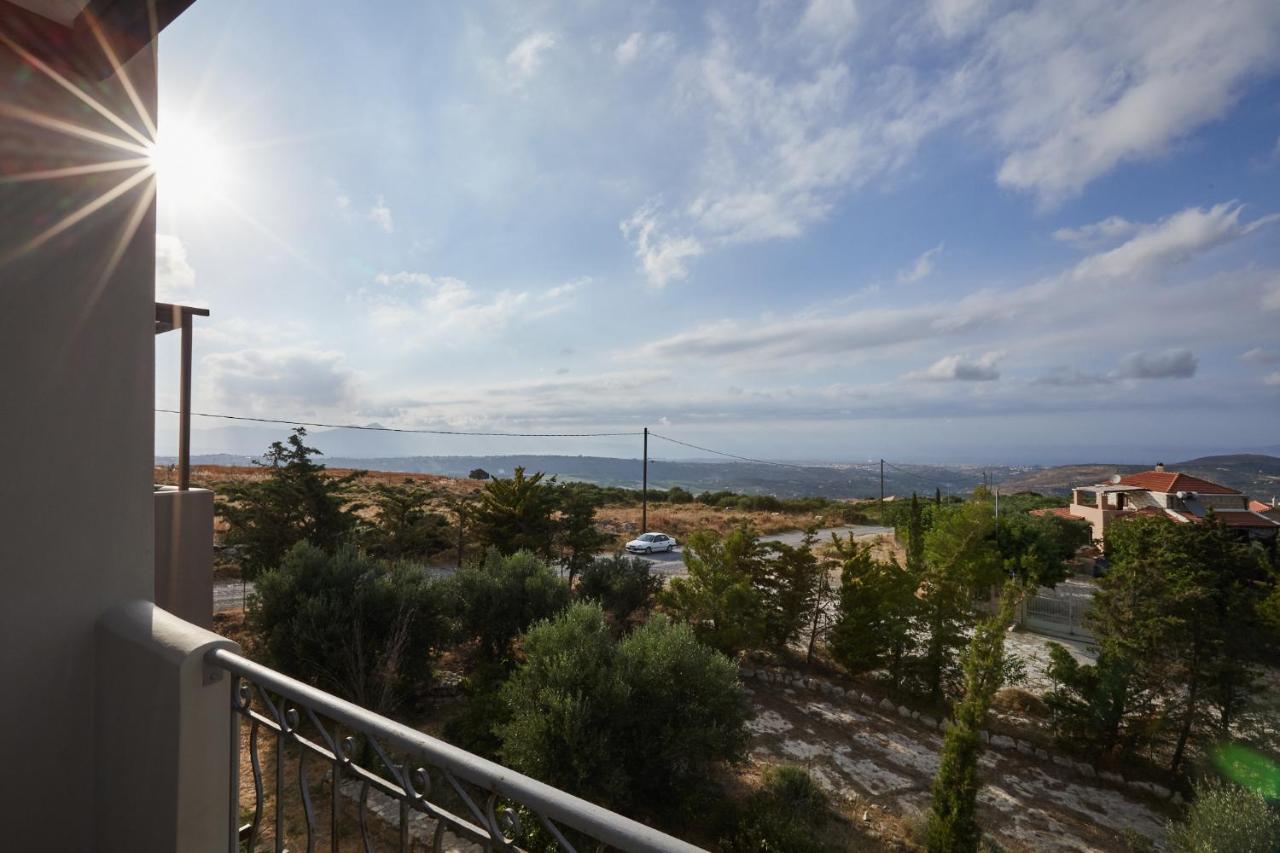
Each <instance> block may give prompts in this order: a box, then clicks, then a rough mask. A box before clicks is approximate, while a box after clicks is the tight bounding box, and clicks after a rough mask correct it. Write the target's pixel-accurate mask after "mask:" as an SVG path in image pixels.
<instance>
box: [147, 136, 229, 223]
mask: <svg viewBox="0 0 1280 853" xmlns="http://www.w3.org/2000/svg"><path fill="white" fill-rule="evenodd" d="M147 158H148V160H149V161H150V163H151V168H152V169H153V170H154V171H155V174H156V187H157V192H158V193H159V195H160V198H161V199H162V200H163V201H165V202H167V203H171V202H179V203H184V204H185V203H201V202H207V201H209V200H211V199H214V198H217V197H220V196H223V195H225V193H226V189H227V184H228V182H229V181H230V180H231V179H232V177H233V168H232V163H231V157H230V152H229V151H228V149H227V148H226V147H225V146H224V145H222V144H220V142H219V141H218V139H217V138H216V137H214V136H213V134H212V133H211V132H210V131H209V130H208V129H206V128H201V127H198V126H196V125H193V124H191V123H188V122H182V121H176V120H175V121H166V122H165V123H164V126H162V127H161V128H160V130H159V133H158V134H157V136H156V141H155V142H154V143H152V144H151V145H150V146H149V147H148V151H147Z"/></svg>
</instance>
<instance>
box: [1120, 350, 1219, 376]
mask: <svg viewBox="0 0 1280 853" xmlns="http://www.w3.org/2000/svg"><path fill="white" fill-rule="evenodd" d="M1199 366H1200V363H1199V361H1198V360H1197V359H1196V357H1195V354H1194V353H1192V352H1191V350H1189V349H1185V348H1175V349H1167V350H1162V351H1159V352H1134V353H1129V354H1128V355H1126V356H1125V357H1124V358H1122V359H1121V360H1120V367H1119V369H1118V370H1117V371H1116V375H1117V376H1118V377H1120V378H1123V379H1190V378H1191V377H1192V376H1195V375H1196V370H1197V369H1198V368H1199Z"/></svg>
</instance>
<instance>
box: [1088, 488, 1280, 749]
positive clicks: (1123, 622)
mask: <svg viewBox="0 0 1280 853" xmlns="http://www.w3.org/2000/svg"><path fill="white" fill-rule="evenodd" d="M1107 551H1108V555H1109V557H1110V562H1111V566H1110V570H1109V571H1108V573H1107V574H1106V576H1104V577H1103V579H1102V581H1101V582H1100V584H1099V592H1098V594H1097V595H1096V596H1095V598H1094V605H1093V611H1092V616H1091V618H1092V622H1093V629H1094V634H1095V636H1096V637H1097V641H1098V645H1099V648H1100V650H1101V654H1102V655H1103V656H1104V657H1105V658H1107V659H1109V660H1110V662H1111V665H1113V666H1114V667H1115V668H1116V669H1117V670H1119V671H1120V672H1121V673H1123V676H1124V677H1123V697H1124V705H1123V708H1122V709H1121V711H1120V714H1119V716H1120V720H1119V726H1118V728H1119V729H1121V730H1123V732H1124V736H1123V737H1117V736H1116V734H1115V733H1112V732H1104V733H1103V735H1104V737H1103V738H1102V740H1103V744H1104V746H1106V745H1118V746H1119V748H1121V749H1122V750H1129V749H1132V748H1134V746H1136V745H1138V744H1139V743H1142V742H1144V741H1148V740H1152V739H1164V738H1168V739H1169V740H1170V741H1171V744H1172V747H1173V753H1172V760H1171V763H1170V769H1171V770H1172V771H1173V772H1177V771H1178V770H1180V769H1181V765H1182V761H1183V758H1184V756H1185V752H1186V749H1187V747H1188V745H1189V744H1190V743H1192V742H1193V741H1195V740H1196V739H1197V738H1198V737H1199V736H1200V735H1201V734H1202V733H1203V732H1204V730H1205V729H1206V728H1207V727H1208V726H1209V725H1210V722H1211V719H1212V720H1213V721H1214V722H1216V728H1217V729H1218V731H1219V732H1224V731H1227V730H1229V726H1230V722H1231V720H1232V719H1233V717H1234V716H1235V714H1236V713H1237V712H1238V711H1239V709H1240V708H1241V707H1243V705H1244V704H1245V703H1246V702H1247V701H1248V699H1249V697H1250V696H1251V695H1252V694H1253V693H1255V692H1256V691H1257V689H1258V687H1257V683H1256V677H1255V672H1256V668H1257V664H1258V663H1259V661H1260V660H1261V659H1263V656H1265V655H1266V654H1267V653H1268V650H1269V649H1272V648H1274V645H1273V643H1274V633H1273V632H1272V631H1271V630H1270V627H1269V626H1268V624H1267V621H1266V618H1265V601H1266V599H1267V596H1269V595H1271V594H1272V589H1273V588H1274V584H1275V579H1274V576H1273V575H1272V574H1271V573H1270V571H1269V570H1268V568H1267V567H1266V565H1265V564H1264V563H1263V562H1262V561H1261V560H1259V559H1258V556H1257V555H1256V553H1255V552H1254V551H1253V550H1251V549H1250V548H1248V547H1247V546H1245V545H1244V544H1242V543H1241V542H1239V541H1238V540H1237V539H1236V538H1235V537H1234V536H1233V535H1232V533H1231V532H1230V531H1229V530H1227V529H1226V528H1225V527H1224V526H1222V525H1221V524H1220V523H1218V522H1217V521H1216V520H1215V519H1214V518H1213V517H1212V513H1211V514H1210V517H1209V518H1208V519H1207V520H1206V522H1205V523H1203V524H1175V523H1173V522H1171V521H1169V520H1167V519H1165V518H1161V517H1141V516H1140V517H1134V518H1126V519H1124V520H1123V521H1119V522H1117V523H1114V524H1113V525H1111V527H1110V528H1109V529H1108V532H1107Z"/></svg>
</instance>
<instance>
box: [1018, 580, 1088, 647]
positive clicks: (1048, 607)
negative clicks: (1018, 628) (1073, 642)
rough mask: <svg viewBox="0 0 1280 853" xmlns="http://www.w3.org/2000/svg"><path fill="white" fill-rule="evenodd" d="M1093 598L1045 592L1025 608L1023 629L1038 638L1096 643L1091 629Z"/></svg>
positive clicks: (1052, 591)
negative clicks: (1065, 638)
mask: <svg viewBox="0 0 1280 853" xmlns="http://www.w3.org/2000/svg"><path fill="white" fill-rule="evenodd" d="M1092 603H1093V596H1092V595H1079V594H1071V593H1065V594H1064V593H1062V592H1059V591H1057V590H1052V589H1041V590H1040V591H1039V592H1038V593H1037V594H1036V595H1034V596H1032V597H1031V598H1029V599H1027V601H1026V602H1025V603H1024V604H1023V607H1022V627H1024V628H1026V629H1027V630H1028V631H1034V632H1035V633H1037V634H1049V635H1051V636H1055V637H1073V638H1080V639H1085V640H1092V639H1093V633H1092V632H1091V631H1090V630H1089V628H1088V627H1087V620H1088V617H1089V607H1090V605H1091V604H1092Z"/></svg>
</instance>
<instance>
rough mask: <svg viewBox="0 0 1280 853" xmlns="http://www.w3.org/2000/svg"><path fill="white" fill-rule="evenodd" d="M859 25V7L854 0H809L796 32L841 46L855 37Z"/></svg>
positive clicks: (807, 37)
mask: <svg viewBox="0 0 1280 853" xmlns="http://www.w3.org/2000/svg"><path fill="white" fill-rule="evenodd" d="M857 26H858V7H857V6H856V5H855V4H854V0H809V4H808V5H807V6H806V7H805V10H804V14H803V15H801V16H800V23H799V24H797V25H796V33H797V34H798V35H800V36H802V37H803V38H806V39H810V40H818V41H825V42H829V43H830V44H831V45H832V46H834V47H836V48H840V47H843V46H844V45H845V44H846V43H848V41H849V39H850V38H852V37H853V33H854V31H855V30H856V29H857Z"/></svg>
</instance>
